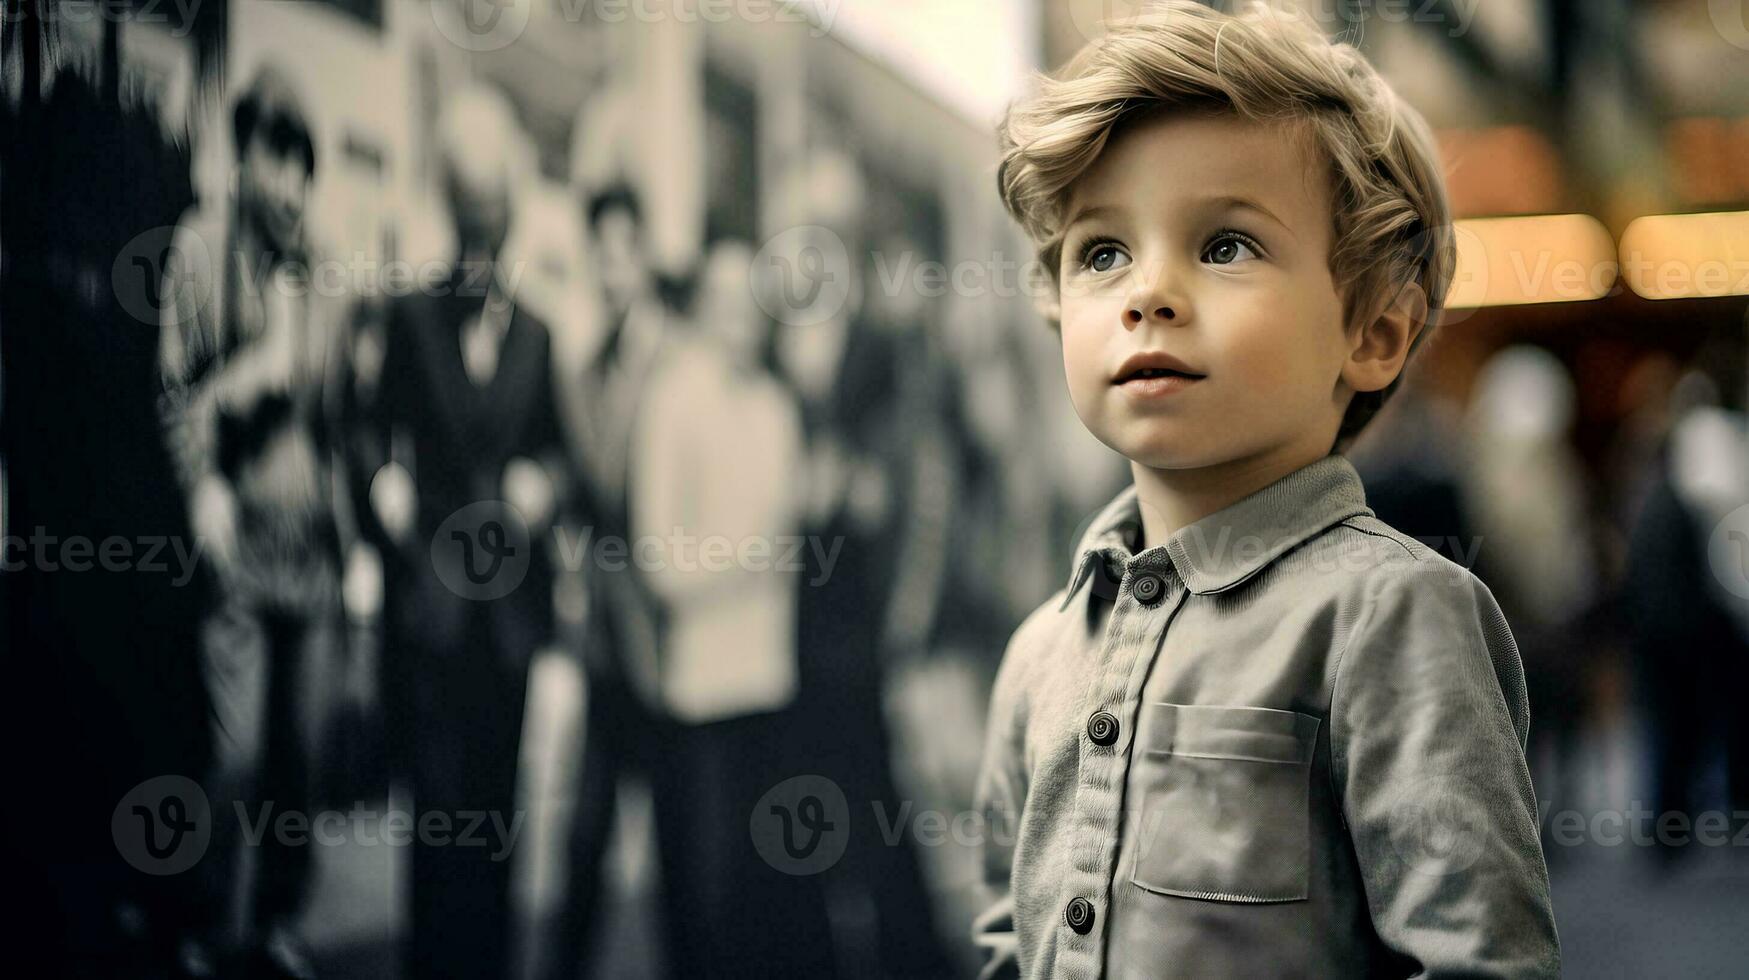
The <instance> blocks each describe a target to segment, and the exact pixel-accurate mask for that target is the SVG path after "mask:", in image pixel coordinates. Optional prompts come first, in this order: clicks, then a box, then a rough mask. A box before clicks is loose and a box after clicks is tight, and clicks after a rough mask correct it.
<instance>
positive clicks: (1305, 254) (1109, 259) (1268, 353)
mask: <svg viewBox="0 0 1749 980" xmlns="http://www.w3.org/2000/svg"><path fill="white" fill-rule="evenodd" d="M1328 171H1329V166H1328V164H1327V163H1326V162H1325V161H1324V160H1323V159H1322V157H1321V154H1319V153H1317V152H1316V151H1315V150H1314V149H1313V148H1312V143H1311V140H1310V138H1309V136H1308V135H1307V134H1304V133H1302V132H1301V131H1299V130H1297V129H1295V128H1293V127H1290V126H1279V125H1278V126H1272V125H1269V124H1265V123H1260V122H1253V121H1250V120H1247V119H1244V118H1241V117H1239V116H1236V115H1198V114H1187V113H1167V114H1162V115H1160V116H1157V117H1154V118H1149V119H1145V120H1140V121H1138V122H1136V123H1135V124H1133V125H1132V126H1130V127H1128V128H1126V129H1124V130H1122V131H1121V132H1120V133H1119V134H1118V135H1117V136H1116V138H1114V139H1113V140H1112V141H1111V142H1110V143H1109V144H1108V145H1107V147H1106V149H1105V151H1104V153H1103V154H1101V156H1100V158H1099V159H1098V161H1096V163H1095V164H1094V166H1093V167H1092V168H1090V169H1089V170H1088V171H1087V173H1086V174H1084V175H1083V176H1082V178H1081V179H1080V180H1079V181H1077V183H1076V185H1075V187H1074V188H1073V191H1072V194H1071V197H1070V199H1069V204H1068V209H1067V211H1066V212H1065V213H1066V214H1067V215H1068V218H1069V224H1068V226H1067V227H1066V229H1065V232H1066V235H1065V240H1064V243H1063V255H1062V260H1061V267H1060V278H1059V282H1060V283H1061V298H1062V308H1061V322H1062V342H1063V364H1064V368H1065V370H1066V373H1067V376H1068V382H1069V395H1070V399H1071V400H1072V401H1073V402H1074V405H1075V411H1076V412H1077V414H1079V415H1080V416H1081V421H1082V422H1083V423H1084V424H1086V426H1087V428H1088V429H1090V430H1091V431H1092V432H1093V434H1094V435H1095V436H1097V437H1098V438H1099V439H1100V440H1101V441H1102V442H1104V443H1105V444H1106V445H1108V446H1110V447H1112V448H1113V449H1115V450H1117V451H1118V452H1120V453H1122V454H1123V455H1124V456H1126V457H1128V458H1129V459H1131V460H1133V461H1134V462H1136V463H1139V464H1141V465H1144V466H1149V467H1154V468H1158V469H1192V468H1202V467H1209V466H1217V465H1221V464H1226V463H1238V464H1240V465H1245V464H1246V463H1256V464H1258V465H1262V466H1268V465H1269V464H1270V463H1271V462H1274V461H1286V460H1289V459H1295V458H1302V457H1303V459H1304V461H1310V460H1311V459H1316V458H1318V457H1320V456H1322V455H1324V454H1325V453H1326V452H1327V451H1328V450H1329V448H1330V445H1331V443H1332V442H1333V441H1334V439H1335V436H1336V431H1337V429H1338V427H1339V425H1340V423H1341V419H1342V413H1343V411H1344V410H1345V409H1346V407H1347V404H1348V400H1349V396H1350V393H1351V389H1349V388H1347V387H1345V386H1344V385H1343V384H1342V382H1341V373H1342V366H1343V363H1344V361H1345V360H1346V359H1347V358H1348V355H1349V352H1350V351H1351V349H1352V348H1353V346H1354V344H1353V343H1351V342H1350V341H1349V340H1348V339H1347V337H1346V336H1345V331H1344V329H1343V310H1342V298H1341V296H1340V295H1338V292H1337V288H1336V282H1335V280H1334V279H1333V278H1332V276H1331V273H1330V264H1329V256H1330V250H1331V244H1332V237H1333V230H1332V218H1331V212H1330V200H1329V193H1330V178H1329V176H1328ZM1145 352H1155V353H1163V354H1165V355H1169V356H1170V357H1172V358H1176V359H1177V361H1178V362H1180V363H1181V365H1182V367H1183V368H1184V369H1185V370H1187V371H1189V372H1191V373H1192V374H1194V375H1197V376H1199V377H1198V378H1196V379H1195V380H1188V379H1185V378H1171V379H1161V378H1155V379H1152V380H1150V379H1147V378H1145V377H1144V378H1138V377H1135V376H1134V375H1133V374H1132V373H1131V372H1130V370H1129V369H1128V368H1127V367H1126V362H1127V361H1130V359H1131V358H1132V357H1133V356H1135V355H1139V354H1144V353H1145ZM1132 363H1133V362H1132Z"/></svg>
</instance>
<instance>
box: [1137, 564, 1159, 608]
mask: <svg viewBox="0 0 1749 980" xmlns="http://www.w3.org/2000/svg"><path fill="white" fill-rule="evenodd" d="M1130 592H1132V593H1133V594H1134V595H1135V597H1136V601H1137V602H1139V603H1141V604H1142V605H1144V606H1151V605H1153V604H1154V603H1156V602H1159V601H1160V597H1161V596H1162V595H1165V594H1166V583H1164V582H1162V581H1160V576H1158V575H1155V574H1154V573H1153V572H1143V573H1142V574H1140V575H1137V576H1136V580H1135V581H1134V582H1131V583H1130Z"/></svg>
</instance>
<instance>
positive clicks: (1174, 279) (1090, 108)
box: [975, 3, 1560, 978]
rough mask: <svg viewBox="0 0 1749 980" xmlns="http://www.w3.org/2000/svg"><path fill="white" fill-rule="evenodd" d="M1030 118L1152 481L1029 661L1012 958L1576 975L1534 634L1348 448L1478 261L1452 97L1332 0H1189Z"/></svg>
mask: <svg viewBox="0 0 1749 980" xmlns="http://www.w3.org/2000/svg"><path fill="white" fill-rule="evenodd" d="M1002 135H1003V144H1004V157H1003V161H1002V166H1001V171H1000V174H999V180H1000V184H1001V189H1002V194H1003V199H1004V201H1005V203H1006V204H1007V206H1008V207H1009V209H1010V211H1011V212H1013V214H1014V215H1015V216H1016V218H1017V219H1018V220H1019V221H1020V222H1021V223H1022V224H1023V225H1024V226H1025V227H1026V229H1027V231H1028V233H1029V234H1030V235H1031V236H1032V237H1033V238H1034V240H1035V241H1036V242H1037V243H1038V244H1039V247H1040V253H1041V256H1042V257H1043V259H1044V261H1045V263H1046V265H1047V266H1048V267H1049V268H1051V269H1052V270H1054V272H1055V275H1056V286H1057V295H1058V304H1057V308H1056V310H1055V311H1054V312H1055V317H1054V319H1056V321H1057V323H1058V325H1059V330H1060V333H1061V338H1062V344H1063V364H1064V368H1065V371H1066V374H1067V378H1068V384H1069V393H1070V397H1071V401H1072V402H1073V403H1074V406H1075V410H1076V412H1077V414H1078V415H1079V416H1080V417H1081V420H1082V421H1083V423H1085V424H1086V425H1087V427H1088V428H1089V429H1090V430H1092V432H1093V434H1094V435H1096V436H1097V437H1098V438H1099V439H1100V440H1101V441H1103V442H1104V443H1106V444H1107V445H1109V446H1111V447H1112V448H1113V449H1115V450H1117V451H1118V452H1120V453H1122V454H1124V456H1126V457H1127V458H1128V459H1129V460H1130V462H1131V470H1132V473H1133V476H1134V485H1133V486H1132V487H1129V488H1126V489H1125V490H1124V491H1123V492H1122V493H1120V494H1119V495H1118V496H1117V498H1116V499H1114V500H1113V501H1112V502H1111V503H1110V504H1109V505H1108V506H1106V507H1105V508H1104V510H1103V511H1101V512H1100V513H1099V514H1098V515H1097V516H1096V517H1095V518H1094V519H1093V521H1092V523H1091V524H1090V525H1089V526H1088V528H1087V530H1086V533H1085V534H1084V535H1083V536H1082V538H1081V540H1080V543H1079V545H1078V546H1077V548H1076V550H1075V555H1074V561H1073V564H1072V567H1071V568H1070V574H1069V579H1068V584H1067V586H1066V587H1065V588H1064V589H1063V590H1062V591H1060V592H1059V593H1058V594H1056V595H1055V596H1053V597H1051V599H1050V600H1049V601H1048V602H1046V603H1045V604H1044V605H1043V606H1041V607H1040V608H1039V609H1038V610H1037V611H1036V612H1034V613H1033V614H1032V615H1031V616H1029V617H1028V618H1027V620H1026V621H1025V623H1023V624H1022V625H1021V627H1020V628H1019V630H1017V631H1016V633H1015V635H1014V638H1013V640H1012V641H1011V642H1010V644H1009V647H1008V650H1007V653H1006V655H1005V656H1004V659H1003V663H1002V667H1001V670H1000V672H999V673H998V676H997V679H996V684H995V691H994V694H993V697H992V702H991V709H990V721H989V726H990V727H989V734H988V738H987V742H986V746H985V760H984V766H983V771H982V773H981V775H980V778H979V785H978V799H979V805H980V807H981V808H983V810H984V813H985V816H986V820H987V824H986V825H987V827H988V828H989V834H988V837H987V843H986V850H985V859H986V860H985V866H986V875H987V878H988V880H989V882H990V883H991V884H992V885H994V886H995V887H996V888H998V889H1000V891H1001V893H1002V897H1001V899H1000V900H999V901H998V902H997V903H995V905H993V906H992V907H991V908H989V909H988V910H987V911H986V912H985V913H984V914H982V915H981V916H980V917H979V920H978V923H977V926H976V928H975V933H976V939H977V942H978V943H979V944H980V945H981V946H984V947H986V948H987V951H988V955H989V959H988V962H987V964H986V966H985V968H984V970H983V971H982V976H984V977H996V976H1025V977H1041V978H1043V977H1051V978H1056V977H1087V978H1095V977H1139V978H1140V977H1145V978H1160V977H1199V978H1201V977H1284V976H1292V977H1372V976H1399V977H1401V976H1410V975H1415V976H1425V977H1455V976H1460V975H1461V976H1465V977H1482V976H1487V977H1514V978H1523V977H1552V976H1557V975H1558V974H1559V970H1560V949H1559V943H1558V941H1557V939H1556V935H1555V924H1554V917H1553V914H1552V911H1551V909H1550V903H1549V886H1548V874H1547V870H1546V868H1545V866H1544V862H1543V856H1542V852H1541V850H1540V846H1539V843H1538V834H1537V814H1536V800H1535V797H1534V795H1533V793H1532V789H1531V783H1530V777H1529V774H1528V772H1527V770H1526V767H1525V760H1524V744H1525V736H1526V732H1527V726H1528V723H1529V722H1528V717H1527V705H1526V700H1525V689H1524V680H1523V670H1522V667H1521V664H1520V662H1519V657H1518V650H1517V647H1516V645H1515V644H1514V641H1513V639H1512V635H1511V633H1510V631H1509V630H1508V628H1507V624H1506V622H1505V620H1504V619H1503V618H1502V616H1501V613H1500V610H1499V607H1498V606H1497V605H1496V604H1495V601H1494V598H1493V596H1492V595H1491V594H1490V592H1489V591H1488V589H1487V588H1486V586H1484V585H1483V584H1482V583H1481V582H1480V581H1479V580H1477V579H1476V578H1475V577H1474V576H1473V575H1471V574H1470V573H1469V572H1468V571H1467V570H1465V569H1464V568H1462V567H1460V566H1458V565H1456V564H1454V563H1452V562H1449V561H1448V560H1446V559H1444V558H1443V557H1441V556H1439V555H1438V554H1436V553H1435V552H1433V551H1432V550H1430V549H1429V548H1427V547H1425V546H1423V545H1422V544H1420V543H1419V542H1417V541H1415V540H1414V539H1412V538H1409V537H1406V536H1405V535H1403V534H1401V533H1399V532H1397V531H1396V530H1394V529H1392V528H1391V527H1389V526H1388V525H1386V524H1385V523H1383V522H1382V521H1380V520H1378V519H1377V517H1375V516H1374V514H1373V512H1372V511H1371V510H1370V509H1368V508H1367V506H1366V503H1365V497H1364V492H1363V488H1362V486H1361V482H1360V479H1359V477H1358V476H1357V475H1356V473H1355V471H1354V468H1353V467H1352V466H1351V464H1350V463H1349V462H1348V460H1347V459H1346V458H1345V457H1344V456H1343V455H1341V450H1342V449H1343V448H1345V447H1346V446H1347V445H1348V443H1349V441H1350V440H1351V439H1352V438H1353V437H1354V435H1355V434H1356V433H1357V432H1358V431H1359V430H1360V428H1361V427H1362V426H1363V425H1365V423H1366V422H1367V420H1368V418H1369V417H1371V416H1372V415H1373V414H1374V413H1375V412H1376V411H1377V410H1378V408H1379V405H1380V404H1381V403H1382V402H1383V401H1384V399H1385V397H1386V396H1387V395H1388V394H1389V393H1390V392H1391V390H1392V389H1393V388H1394V387H1395V386H1396V384H1397V382H1398V379H1399V378H1400V377H1401V375H1402V373H1403V370H1404V367H1405V365H1406V364H1407V362H1408V360H1409V358H1410V356H1411V355H1412V354H1413V353H1414V351H1415V349H1416V348H1417V347H1418V346H1419V345H1421V344H1424V343H1425V342H1426V335H1427V334H1428V333H1429V332H1430V331H1431V324H1432V321H1433V320H1434V319H1435V317H1436V315H1437V313H1438V310H1439V305H1440V301H1441V298H1442V297H1443V295H1444V293H1445V289H1446V286H1447V284H1448V283H1449V281H1450V278H1451V271H1452V264H1453V253H1452V246H1451V232H1450V226H1449V221H1450V218H1449V215H1448V213H1447V207H1446V201H1445V193H1444V190H1443V187H1442V185H1441V177H1440V173H1439V165H1438V160H1437V158H1436V156H1435V152H1434V148H1433V144H1432V141H1431V140H1430V138H1429V135H1428V132H1427V128H1426V124H1425V123H1424V122H1423V121H1422V120H1421V118H1420V117H1419V116H1418V115H1417V114H1416V113H1415V112H1414V111H1413V110H1412V109H1410V108H1409V107H1407V106H1405V105H1403V104H1402V103H1401V102H1399V101H1398V100H1397V99H1396V97H1395V96H1394V95H1393V93H1392V92H1391V90H1390V89H1389V88H1388V87H1387V86H1386V85H1385V83H1384V82H1383V81H1382V80H1380V78H1379V77H1378V75H1377V74H1375V73H1374V72H1373V70H1372V69H1371V68H1370V67H1369V66H1368V65H1367V64H1366V63H1365V62H1364V61H1363V60H1362V59H1361V58H1360V57H1359V55H1357V54H1356V52H1355V51H1354V50H1353V49H1352V48H1350V47H1348V46H1346V45H1333V44H1331V43H1329V42H1328V41H1327V40H1326V39H1325V38H1324V37H1323V36H1322V35H1321V34H1319V33H1318V32H1317V31H1316V30H1315V29H1313V28H1311V27H1309V26H1307V25H1304V24H1301V23H1295V22H1284V21H1281V20H1279V19H1277V18H1275V17H1272V16H1271V15H1269V14H1267V13H1252V14H1246V15H1244V16H1241V17H1237V18H1235V17H1230V16H1227V15H1224V14H1220V13H1216V12H1214V11H1211V10H1209V9H1206V8H1203V7H1200V6H1196V5H1191V4H1177V3H1174V4H1167V5H1164V6H1162V7H1161V8H1159V9H1158V10H1157V11H1156V12H1154V13H1153V14H1151V15H1148V16H1145V17H1142V18H1140V19H1138V20H1136V21H1134V22H1133V23H1128V24H1125V25H1122V26H1119V27H1116V28H1114V29H1113V30H1112V31H1111V32H1110V33H1108V34H1107V35H1106V36H1104V37H1103V38H1101V39H1100V40H1098V41H1096V42H1094V43H1092V44H1090V45H1089V46H1088V47H1087V48H1086V49H1085V50H1083V51H1082V52H1081V53H1080V54H1079V55H1077V56H1076V57H1075V58H1074V59H1073V60H1072V61H1071V62H1070V64H1069V65H1068V66H1067V67H1066V68H1065V69H1064V70H1063V71H1062V72H1061V74H1060V75H1058V76H1056V77H1055V78H1052V79H1048V80H1046V81H1045V83H1044V85H1043V87H1042V90H1041V91H1040V92H1039V93H1038V94H1037V95H1035V96H1033V97H1032V98H1030V99H1028V100H1026V101H1024V102H1022V103H1020V104H1018V105H1016V106H1014V107H1013V108H1012V110H1011V111H1010V113H1009V116H1008V118H1007V120H1006V122H1005V123H1004V125H1003V131H1002Z"/></svg>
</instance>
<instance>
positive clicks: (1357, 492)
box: [1063, 453, 1373, 606]
mask: <svg viewBox="0 0 1749 980" xmlns="http://www.w3.org/2000/svg"><path fill="white" fill-rule="evenodd" d="M1372 515H1373V511H1372V509H1371V508H1369V507H1367V505H1366V491H1365V488H1364V486H1363V485H1362V483H1361V480H1360V474H1359V473H1357V472H1356V471H1355V469H1354V464H1352V463H1350V462H1349V461H1348V457H1346V456H1343V455H1341V454H1339V453H1332V454H1330V455H1328V456H1325V457H1323V458H1322V459H1319V460H1316V461H1314V462H1312V463H1308V464H1307V465H1305V466H1302V467H1300V468H1299V469H1297V470H1295V471H1294V472H1292V473H1289V474H1288V475H1287V476H1284V477H1282V478H1281V479H1279V480H1277V481H1275V482H1274V483H1272V484H1270V485H1269V486H1266V487H1264V488H1263V489H1261V490H1258V491H1256V492H1255V493H1252V494H1251V495H1249V496H1247V497H1244V498H1242V499H1240V500H1237V501H1235V502H1233V503H1232V504H1229V505H1228V506H1226V507H1224V508H1222V509H1220V510H1218V511H1216V512H1214V513H1213V514H1210V515H1208V516H1207V517H1204V518H1202V519H1201V520H1199V521H1196V522H1195V523H1193V524H1190V525H1187V526H1185V527H1182V528H1179V529H1178V530H1177V531H1176V532H1174V533H1173V534H1172V535H1171V536H1170V537H1169V538H1167V539H1166V543H1165V544H1163V545H1161V546H1159V547H1156V548H1151V549H1149V550H1147V551H1145V552H1142V553H1140V554H1137V553H1136V548H1137V547H1138V546H1139V544H1140V541H1141V537H1142V511H1141V503H1140V500H1139V499H1138V497H1137V494H1136V487H1135V484H1133V483H1132V484H1130V485H1129V486H1127V487H1125V488H1124V489H1123V490H1122V491H1120V492H1119V493H1118V495H1117V496H1116V497H1114V498H1112V500H1111V502H1110V503H1108V504H1106V505H1105V507H1104V508H1102V509H1101V510H1100V511H1099V512H1098V513H1097V514H1096V515H1094V518H1093V520H1092V521H1091V522H1090V523H1089V524H1088V525H1087V530H1086V532H1085V533H1083V534H1082V535H1081V538H1080V541H1079V542H1078V543H1077V544H1076V546H1075V556H1074V563H1073V565H1072V566H1071V567H1070V570H1069V583H1068V589H1067V591H1066V593H1065V595H1064V596H1063V606H1067V605H1068V603H1069V599H1070V597H1072V596H1073V595H1074V594H1075V593H1076V591H1077V590H1078V589H1079V588H1080V586H1081V584H1082V583H1083V582H1085V581H1086V580H1087V579H1088V577H1089V575H1088V572H1089V571H1091V570H1092V569H1093V568H1095V567H1096V566H1097V565H1098V564H1099V562H1097V561H1095V560H1094V559H1095V558H1096V557H1098V558H1100V559H1103V560H1104V562H1105V563H1106V565H1107V566H1108V567H1110V568H1112V569H1113V571H1114V572H1115V573H1116V574H1117V576H1118V577H1121V575H1122V570H1123V569H1125V568H1126V567H1127V566H1128V565H1129V564H1130V563H1131V562H1132V561H1136V562H1140V563H1143V564H1147V565H1161V566H1165V565H1168V564H1169V565H1170V567H1171V570H1172V571H1175V572H1176V573H1177V574H1178V577H1179V578H1180V579H1182V580H1183V582H1184V583H1185V586H1186V587H1187V588H1189V590H1190V591H1192V592H1195V593H1198V594H1204V593H1209V592H1220V591H1222V590H1224V589H1230V588H1232V587H1233V586H1235V585H1237V584H1239V583H1240V582H1243V581H1245V580H1246V579H1248V578H1250V577H1251V576H1252V575H1255V574H1256V573H1257V572H1259V571H1261V570H1262V569H1263V568H1265V567H1267V566H1268V565H1269V564H1270V563H1271V562H1273V561H1275V560H1276V559H1277V558H1279V557H1281V556H1282V555H1283V554H1285V553H1286V552H1287V551H1289V550H1290V549H1292V548H1294V547H1296V546H1298V545H1300V544H1301V543H1303V542H1305V541H1306V540H1307V539H1309V538H1311V537H1313V536H1315V535H1317V534H1318V533H1319V532H1321V531H1323V530H1324V529H1325V528H1328V527H1330V526H1331V525H1333V524H1337V523H1340V522H1341V521H1344V520H1347V519H1348V518H1351V517H1356V516H1372ZM1164 570H1165V569H1164V567H1162V571H1164Z"/></svg>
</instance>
